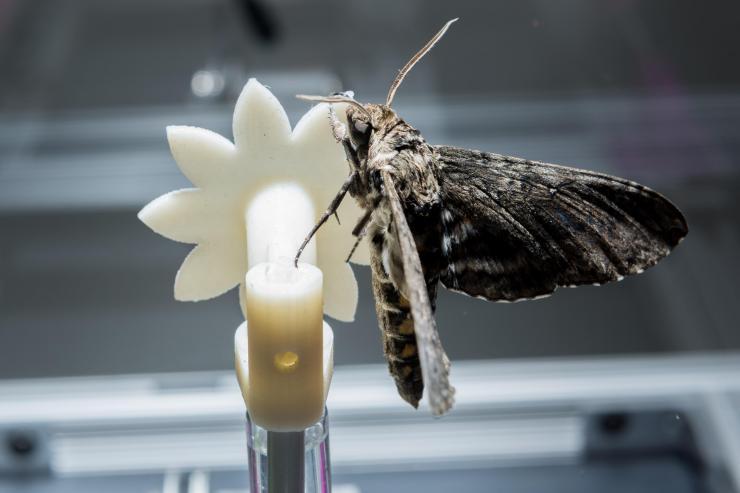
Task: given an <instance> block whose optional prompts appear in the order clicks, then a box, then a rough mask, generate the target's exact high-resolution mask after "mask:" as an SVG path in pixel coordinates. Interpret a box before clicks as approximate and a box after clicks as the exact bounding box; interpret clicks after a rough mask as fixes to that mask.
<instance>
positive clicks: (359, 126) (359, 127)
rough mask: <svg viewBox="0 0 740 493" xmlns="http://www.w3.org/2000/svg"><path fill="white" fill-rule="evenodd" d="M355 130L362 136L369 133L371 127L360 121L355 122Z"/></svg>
mask: <svg viewBox="0 0 740 493" xmlns="http://www.w3.org/2000/svg"><path fill="white" fill-rule="evenodd" d="M354 126H355V130H356V131H357V132H359V133H361V134H364V133H367V129H368V127H369V126H370V125H368V124H367V123H365V122H361V121H359V120H355V122H354Z"/></svg>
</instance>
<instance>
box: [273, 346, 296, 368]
mask: <svg viewBox="0 0 740 493" xmlns="http://www.w3.org/2000/svg"><path fill="white" fill-rule="evenodd" d="M273 362H274V363H275V368H277V369H278V370H279V371H281V372H283V373H290V372H292V371H294V370H295V369H296V368H297V367H298V355H297V354H295V353H294V352H293V351H286V352H284V353H277V354H276V355H275V358H274V359H273Z"/></svg>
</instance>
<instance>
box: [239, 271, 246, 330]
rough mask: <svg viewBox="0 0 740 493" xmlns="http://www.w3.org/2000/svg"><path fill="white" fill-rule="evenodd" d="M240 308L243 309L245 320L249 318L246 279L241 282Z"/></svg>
mask: <svg viewBox="0 0 740 493" xmlns="http://www.w3.org/2000/svg"><path fill="white" fill-rule="evenodd" d="M239 308H241V309H242V316H243V317H244V320H246V319H247V287H246V285H245V284H244V280H242V282H241V283H240V284H239Z"/></svg>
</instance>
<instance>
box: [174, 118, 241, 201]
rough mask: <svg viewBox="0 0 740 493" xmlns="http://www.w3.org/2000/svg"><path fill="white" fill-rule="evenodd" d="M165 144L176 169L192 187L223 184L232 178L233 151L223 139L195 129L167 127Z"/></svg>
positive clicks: (233, 148) (234, 150)
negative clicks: (167, 143) (177, 168)
mask: <svg viewBox="0 0 740 493" xmlns="http://www.w3.org/2000/svg"><path fill="white" fill-rule="evenodd" d="M167 140H168V141H169V143H170V150H171V151H172V156H173V157H174V158H175V161H177V165H178V166H179V168H180V170H181V171H182V172H183V174H184V175H185V176H186V177H187V178H188V180H190V182H191V183H192V184H193V185H195V186H197V187H200V188H205V187H206V186H208V185H209V184H211V183H214V182H215V183H219V182H221V183H223V182H224V181H225V180H228V179H229V178H228V177H229V175H230V174H232V169H233V167H232V166H230V164H231V163H232V161H233V159H234V156H235V155H236V148H235V147H234V144H232V143H231V142H230V141H229V140H228V139H226V138H225V137H222V136H221V135H219V134H217V133H215V132H211V131H210V130H206V129H203V128H198V127H186V126H169V127H167Z"/></svg>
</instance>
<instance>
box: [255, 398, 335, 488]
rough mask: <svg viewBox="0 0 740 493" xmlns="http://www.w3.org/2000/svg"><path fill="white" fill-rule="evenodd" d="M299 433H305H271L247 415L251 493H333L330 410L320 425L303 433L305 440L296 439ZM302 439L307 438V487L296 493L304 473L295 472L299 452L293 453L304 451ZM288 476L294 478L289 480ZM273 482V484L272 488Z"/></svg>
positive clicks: (304, 457) (305, 475)
mask: <svg viewBox="0 0 740 493" xmlns="http://www.w3.org/2000/svg"><path fill="white" fill-rule="evenodd" d="M296 433H301V432H284V433H280V432H268V431H267V430H266V429H264V428H262V427H260V426H258V425H256V424H254V423H253V422H252V420H251V419H250V417H249V413H247V448H248V451H249V485H250V490H249V491H251V492H256V493H277V492H279V493H284V492H287V491H290V492H291V493H295V492H296V491H303V492H305V493H330V492H331V467H330V462H329V422H328V418H327V413H326V410H324V415H323V416H322V417H321V420H319V422H318V423H316V424H314V425H312V426H310V427H308V428H306V430H304V431H303V437H300V436H298V437H296V436H295V434H296ZM291 435H292V436H291ZM300 438H303V440H302V442H303V444H302V446H303V451H304V456H303V478H304V479H303V482H304V486H303V490H300V489H299V490H296V489H295V485H296V482H300V479H299V477H298V476H299V475H300V471H292V472H291V468H294V467H295V465H296V464H297V463H298V462H299V461H298V460H297V459H296V457H295V450H293V451H291V450H290V449H291V447H296V446H298V447H300V442H301V440H300ZM270 445H272V450H270V448H271V447H270ZM271 462H272V464H271ZM271 473H272V474H271ZM286 474H288V475H290V476H285V475H286ZM276 478H277V479H276ZM271 481H272V484H270V482H271ZM286 488H288V489H286Z"/></svg>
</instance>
